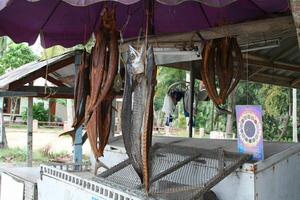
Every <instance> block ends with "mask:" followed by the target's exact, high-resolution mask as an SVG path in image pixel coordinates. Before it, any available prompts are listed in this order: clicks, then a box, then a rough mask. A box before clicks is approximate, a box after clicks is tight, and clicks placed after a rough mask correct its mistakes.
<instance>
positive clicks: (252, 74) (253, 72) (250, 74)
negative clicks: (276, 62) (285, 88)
mask: <svg viewBox="0 0 300 200" xmlns="http://www.w3.org/2000/svg"><path fill="white" fill-rule="evenodd" d="M265 69H266V68H265V67H261V68H256V69H254V70H251V71H250V72H249V73H248V78H251V77H253V76H254V75H256V74H258V73H260V72H262V71H264V70H265Z"/></svg>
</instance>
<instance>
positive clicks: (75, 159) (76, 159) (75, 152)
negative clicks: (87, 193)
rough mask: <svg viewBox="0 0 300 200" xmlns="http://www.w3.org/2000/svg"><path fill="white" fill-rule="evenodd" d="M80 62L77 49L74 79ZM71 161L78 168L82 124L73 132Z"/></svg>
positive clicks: (80, 152) (80, 160) (80, 153)
mask: <svg viewBox="0 0 300 200" xmlns="http://www.w3.org/2000/svg"><path fill="white" fill-rule="evenodd" d="M80 63H81V52H80V51H78V52H77V53H76V56H75V76H76V79H77V75H78V70H79V65H80ZM73 162H74V164H75V165H76V166H75V168H76V169H79V165H80V164H81V163H82V126H80V127H78V128H77V130H76V132H75V141H74V150H73Z"/></svg>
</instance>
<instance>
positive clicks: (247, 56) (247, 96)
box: [246, 41, 249, 105]
mask: <svg viewBox="0 0 300 200" xmlns="http://www.w3.org/2000/svg"><path fill="white" fill-rule="evenodd" d="M248 48H249V41H247V49H248ZM246 67H247V68H246V70H247V71H246V73H247V74H246V98H247V105H249V52H248V51H247V52H246Z"/></svg>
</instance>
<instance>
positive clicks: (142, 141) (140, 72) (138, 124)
mask: <svg viewBox="0 0 300 200" xmlns="http://www.w3.org/2000/svg"><path fill="white" fill-rule="evenodd" d="M145 53H146V52H145V48H144V47H142V48H141V49H140V50H139V51H138V50H136V49H134V48H133V47H131V46H129V52H128V62H127V65H126V71H125V86H124V94H123V104H122V114H121V126H122V135H123V140H124V145H125V149H126V152H127V154H128V157H129V158H130V160H131V163H132V165H133V167H134V169H135V171H136V172H137V174H138V175H139V177H140V179H141V181H142V183H144V185H145V189H146V190H147V191H148V189H149V149H150V146H151V138H152V126H153V95H154V87H155V83H156V82H155V80H156V79H155V75H156V66H155V65H154V56H153V50H152V48H149V49H148V51H147V55H145ZM145 58H147V60H146V63H145V62H143V59H144V60H145Z"/></svg>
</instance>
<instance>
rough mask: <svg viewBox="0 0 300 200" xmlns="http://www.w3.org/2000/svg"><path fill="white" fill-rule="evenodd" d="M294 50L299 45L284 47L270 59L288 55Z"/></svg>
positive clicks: (297, 48) (274, 59) (278, 58)
mask: <svg viewBox="0 0 300 200" xmlns="http://www.w3.org/2000/svg"><path fill="white" fill-rule="evenodd" d="M295 50H299V47H298V46H297V45H296V46H293V47H290V46H289V47H287V48H286V49H284V50H282V51H280V52H279V53H278V54H276V56H273V57H272V59H271V60H273V61H276V60H280V59H281V58H284V57H286V56H288V55H290V54H291V53H292V52H293V51H295Z"/></svg>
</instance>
